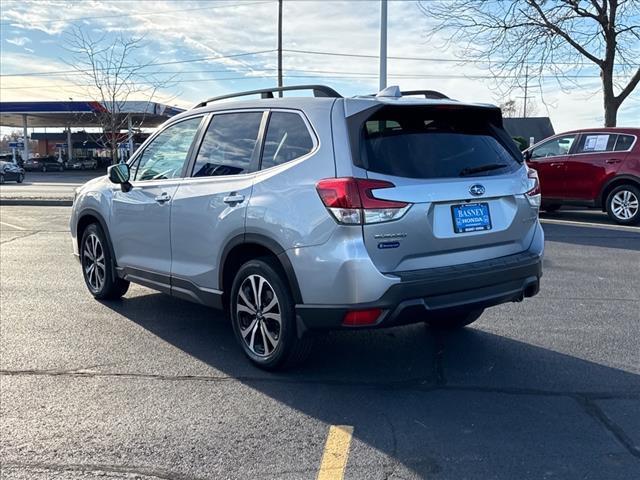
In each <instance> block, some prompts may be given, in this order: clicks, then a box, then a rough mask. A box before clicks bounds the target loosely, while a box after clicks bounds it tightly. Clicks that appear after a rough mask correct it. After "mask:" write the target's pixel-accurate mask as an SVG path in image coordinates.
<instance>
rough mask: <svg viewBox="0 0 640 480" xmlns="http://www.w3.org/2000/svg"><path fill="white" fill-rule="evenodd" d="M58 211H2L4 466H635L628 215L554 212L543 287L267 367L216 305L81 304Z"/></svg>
mask: <svg viewBox="0 0 640 480" xmlns="http://www.w3.org/2000/svg"><path fill="white" fill-rule="evenodd" d="M69 211H70V209H69V208H68V207H24V206H6V205H3V206H1V207H0V241H1V245H0V278H1V289H0V312H1V323H0V353H1V359H0V360H1V365H0V413H1V425H0V434H1V439H0V457H1V471H0V477H1V478H2V479H3V480H4V479H7V480H9V479H11V480H14V479H20V480H23V479H36V480H40V479H49V478H56V479H58V478H63V479H74V480H75V479H85V478H91V479H93V478H97V477H105V478H139V479H145V480H146V479H178V480H182V479H184V480H196V479H219V478H232V479H236V478H237V479H244V478H259V479H264V478H278V479H280V478H286V479H314V478H339V477H338V476H336V475H338V474H339V472H340V468H341V467H340V465H341V462H342V463H345V462H346V467H345V478H348V479H408V478H427V479H505V480H506V479H509V480H511V479H543V478H544V479H547V478H548V479H597V480H603V479H620V480H622V479H625V480H626V479H633V478H640V296H639V295H638V292H639V291H640V287H639V285H640V229H638V228H635V227H617V226H613V225H610V224H608V223H606V220H603V219H602V215H598V216H593V217H587V218H581V217H580V216H578V217H575V216H574V217H572V216H570V215H563V214H562V212H560V213H558V214H556V215H552V216H548V217H546V219H545V220H544V227H545V231H546V236H547V243H546V249H547V250H546V257H545V264H544V275H545V276H544V278H543V284H542V290H541V293H540V295H538V296H537V297H534V298H532V299H527V300H525V301H524V302H522V303H518V304H509V305H503V306H500V307H496V308H493V309H490V310H488V311H487V312H485V314H484V315H483V317H482V318H481V320H480V321H478V322H477V323H475V324H474V325H473V326H472V327H471V328H467V329H464V331H459V332H454V333H439V334H436V333H434V332H432V331H429V330H428V329H427V328H425V327H423V326H422V325H413V326H407V327H401V328H396V329H391V330H383V331H362V332H347V333H344V332H342V333H333V334H330V335H327V336H324V337H322V338H319V339H318V341H317V342H316V345H315V348H314V351H313V353H312V356H311V358H310V359H309V361H308V362H307V363H306V364H304V365H302V366H300V367H299V368H297V369H296V370H294V371H289V372H285V373H277V374H271V373H266V372H263V371H260V370H258V369H256V368H254V367H252V366H251V365H250V364H249V363H248V362H247V361H246V360H245V359H244V358H243V356H242V354H241V352H240V350H239V348H237V347H236V345H235V343H234V338H233V336H232V331H231V327H230V325H229V324H228V323H227V322H226V321H225V320H224V317H223V316H222V315H221V314H219V313H216V312H215V311H212V310H209V309H207V308H204V307H200V306H198V305H193V304H190V303H186V302H183V301H181V300H177V299H173V298H171V297H168V296H166V295H163V294H159V293H154V292H153V291H151V290H148V289H146V288H143V287H138V286H133V287H132V288H131V289H130V291H129V293H128V294H127V295H126V297H125V298H124V299H123V300H122V301H117V302H105V303H100V302H97V301H95V300H93V299H92V298H91V297H90V295H89V293H88V292H87V291H86V288H85V286H84V284H83V280H82V278H81V274H80V269H79V266H78V264H77V262H76V261H75V259H74V258H73V257H72V255H71V246H70V237H69V235H68V233H67V228H68V227H67V220H68V216H69ZM587 214H590V212H589V213H587ZM600 223H602V224H600ZM332 426H344V427H343V428H342V429H341V430H338V433H340V432H342V433H341V435H342V437H341V438H338V440H337V441H335V438H336V437H335V436H334V437H332V435H333V434H335V433H336V429H335V427H334V428H333V429H332ZM351 429H353V430H351ZM330 432H332V433H330ZM351 432H352V433H351ZM338 436H339V437H340V435H338ZM332 438H333V439H334V441H332V440H331V439H332ZM349 440H350V441H349ZM323 455H324V456H323ZM325 457H326V458H325ZM327 460H328V463H327ZM327 465H329V466H332V465H333V466H334V470H331V468H326V467H327ZM323 475H326V476H323Z"/></svg>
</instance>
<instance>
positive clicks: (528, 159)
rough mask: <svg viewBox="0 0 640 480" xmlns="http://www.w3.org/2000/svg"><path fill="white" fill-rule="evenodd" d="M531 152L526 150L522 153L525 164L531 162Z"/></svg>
mask: <svg viewBox="0 0 640 480" xmlns="http://www.w3.org/2000/svg"><path fill="white" fill-rule="evenodd" d="M531 158H532V157H531V150H527V151H526V152H524V160H525V162H530V161H531Z"/></svg>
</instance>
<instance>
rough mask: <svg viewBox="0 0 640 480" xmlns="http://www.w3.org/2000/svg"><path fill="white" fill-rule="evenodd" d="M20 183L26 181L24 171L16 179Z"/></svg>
mask: <svg viewBox="0 0 640 480" xmlns="http://www.w3.org/2000/svg"><path fill="white" fill-rule="evenodd" d="M16 181H17V182H18V183H22V182H24V173H21V174H20V175H18V179H17V180H16Z"/></svg>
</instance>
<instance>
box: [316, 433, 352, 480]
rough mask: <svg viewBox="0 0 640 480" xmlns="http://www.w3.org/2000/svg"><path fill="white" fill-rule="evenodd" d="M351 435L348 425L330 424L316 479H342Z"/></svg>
mask: <svg viewBox="0 0 640 480" xmlns="http://www.w3.org/2000/svg"><path fill="white" fill-rule="evenodd" d="M352 435H353V427H352V426H350V425H331V428H329V435H328V436H327V443H326V444H325V446H324V453H323V454H322V462H321V463H320V470H318V476H317V480H342V479H343V478H344V469H345V467H346V466H347V460H348V458H349V446H350V445H351V436H352Z"/></svg>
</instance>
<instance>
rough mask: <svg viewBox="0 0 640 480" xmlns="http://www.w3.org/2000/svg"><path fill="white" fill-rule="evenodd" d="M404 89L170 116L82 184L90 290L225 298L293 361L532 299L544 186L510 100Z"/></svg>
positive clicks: (324, 93) (263, 341)
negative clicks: (339, 339)
mask: <svg viewBox="0 0 640 480" xmlns="http://www.w3.org/2000/svg"><path fill="white" fill-rule="evenodd" d="M303 89H309V90H311V91H313V93H314V97H289V96H287V97H285V98H274V95H273V94H274V92H277V91H297V90H303ZM407 93H410V94H411V95H408V94H405V95H403V94H402V92H400V90H399V89H398V88H397V87H390V88H387V89H385V90H383V91H382V92H380V93H379V94H377V95H371V96H362V97H354V98H342V97H341V96H340V95H339V94H338V93H336V92H335V91H334V90H332V89H330V88H328V87H324V86H318V85H312V86H300V87H283V88H279V89H278V88H274V89H268V90H260V91H253V92H244V93H241V94H238V95H227V96H224V97H216V98H213V99H210V100H207V101H205V102H202V103H201V104H199V105H197V106H196V107H195V108H193V109H191V110H189V111H186V112H184V113H182V114H180V115H178V116H176V117H174V118H172V119H170V120H169V121H168V122H167V123H165V124H164V125H163V126H162V127H160V128H159V129H158V130H157V132H155V134H153V135H152V136H151V137H150V138H149V139H148V140H147V141H146V142H145V143H144V144H143V145H142V146H141V147H140V148H139V149H138V150H137V152H136V153H135V154H134V155H133V156H132V157H131V159H130V160H129V161H128V163H126V164H125V163H123V164H119V165H114V166H112V167H110V168H109V172H108V176H106V177H102V178H98V179H95V180H92V181H90V182H88V183H87V184H85V185H84V186H83V187H81V188H80V189H79V190H78V192H77V197H76V199H75V201H74V206H73V213H72V216H71V234H72V236H73V246H74V250H75V253H76V255H78V257H79V259H80V262H81V265H82V272H83V275H84V279H85V282H86V284H87V287H88V289H89V291H90V292H91V293H92V294H93V295H94V296H95V297H96V298H99V299H113V298H118V297H120V296H122V295H124V293H125V292H126V291H127V288H128V287H129V282H136V283H140V284H142V285H146V286H148V287H151V288H153V289H156V290H159V291H162V292H165V293H168V294H171V295H173V296H176V297H179V298H183V299H187V300H191V301H194V302H198V303H202V304H206V305H210V306H213V307H217V308H224V309H226V310H227V311H228V312H229V314H230V317H231V322H232V326H233V330H234V332H235V335H236V337H237V340H238V342H239V344H240V346H241V347H242V349H243V350H244V352H245V353H246V355H247V356H248V357H249V358H250V359H251V360H252V361H253V362H254V363H256V364H257V365H259V366H261V367H263V368H277V367H279V366H282V365H285V364H291V363H294V362H296V361H298V360H300V359H301V358H302V357H303V356H304V355H305V354H306V352H307V351H308V348H309V345H310V339H311V336H310V333H311V332H314V331H315V332H317V331H322V330H327V329H338V328H345V329H354V328H356V329H357V328H372V327H388V326H394V325H400V324H404V323H410V322H425V323H427V324H428V325H430V326H432V327H436V328H453V327H461V326H464V325H468V324H470V323H471V322H473V321H475V320H476V319H477V318H478V317H480V315H481V314H482V312H483V310H484V309H485V308H487V307H491V306H493V305H497V304H501V303H505V302H513V301H520V300H522V299H523V298H524V297H531V296H533V295H535V294H536V293H537V292H538V289H539V283H540V277H541V275H542V271H541V264H542V263H541V262H542V254H543V245H544V234H543V231H542V228H541V227H540V223H539V222H538V208H539V206H540V200H541V198H540V190H539V184H538V179H537V176H536V174H535V172H534V171H532V170H530V169H528V168H527V166H526V164H525V163H524V161H523V158H522V155H521V153H520V152H519V150H518V148H517V147H516V145H515V144H514V143H513V142H512V140H511V139H510V138H509V136H508V135H507V134H506V132H505V131H504V130H503V128H502V116H501V112H500V110H499V109H498V108H497V107H494V106H491V105H484V104H466V103H461V102H458V101H455V100H450V99H448V98H447V97H445V96H444V95H442V94H439V93H437V92H432V91H419V92H407ZM249 94H261V96H262V98H261V99H256V100H242V101H240V100H237V99H236V100H237V101H232V102H219V100H222V99H229V98H230V97H234V98H235V97H240V96H247V95H249ZM417 94H418V95H420V96H421V98H416V96H415V95H417Z"/></svg>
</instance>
